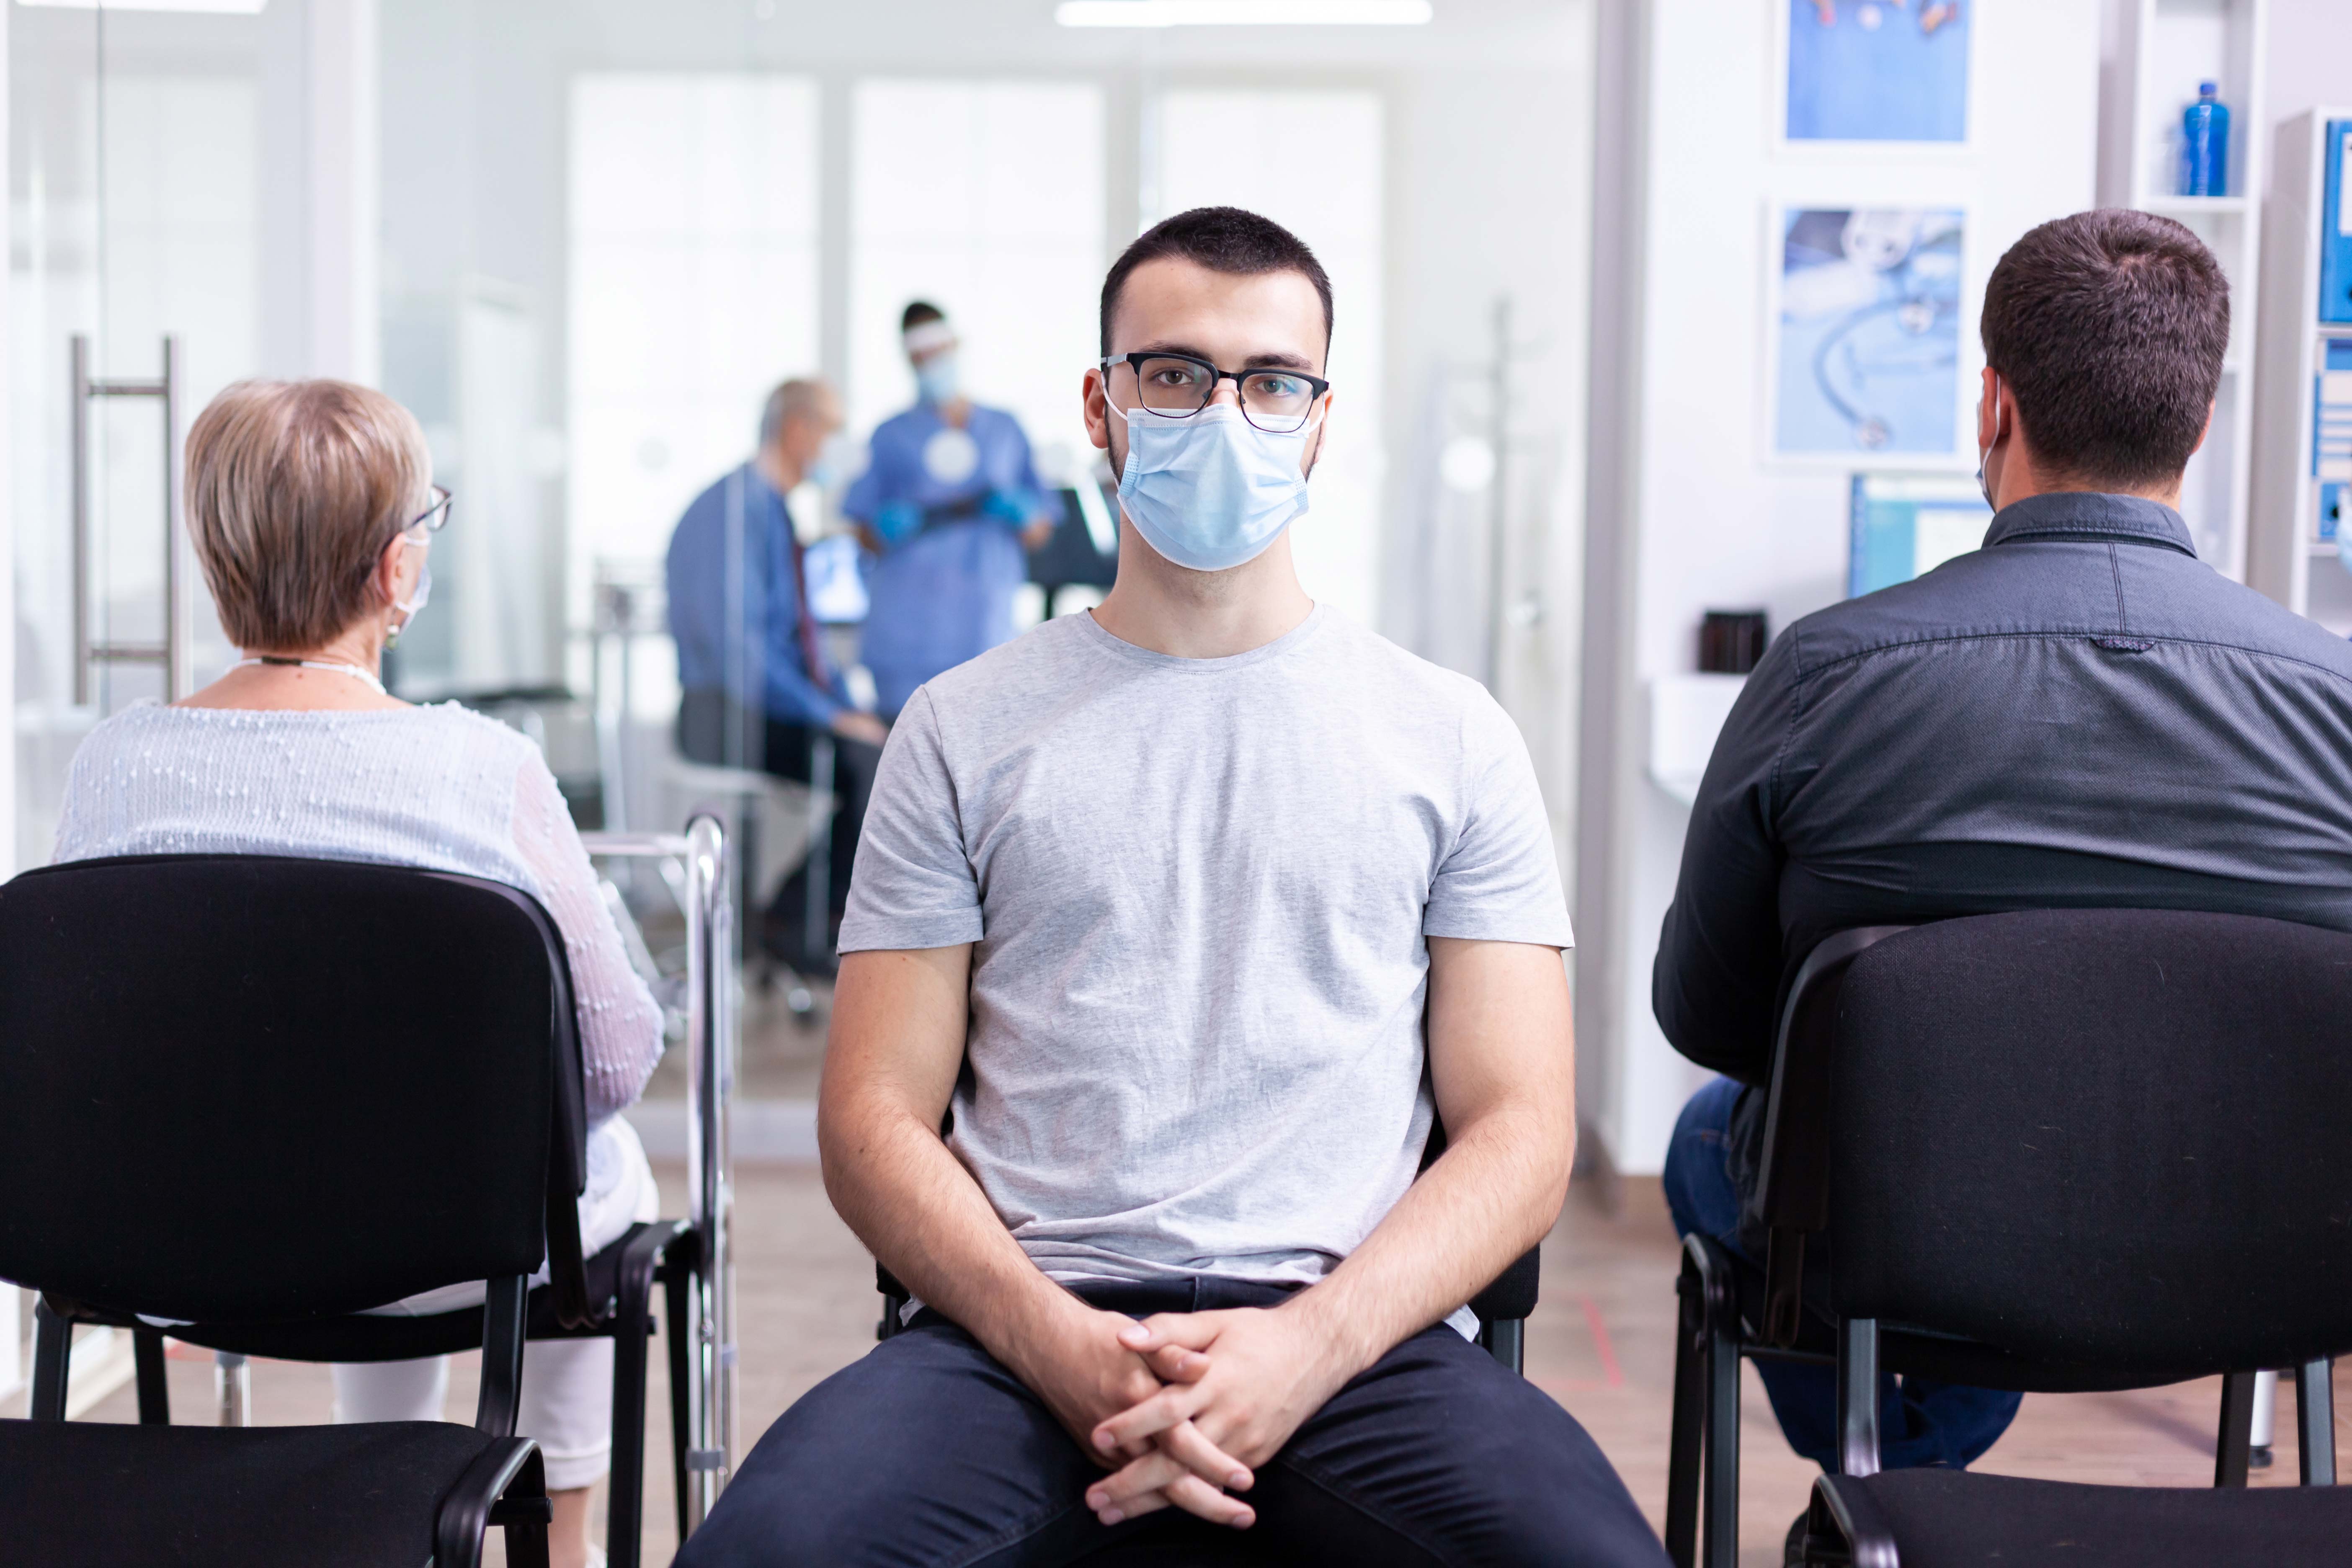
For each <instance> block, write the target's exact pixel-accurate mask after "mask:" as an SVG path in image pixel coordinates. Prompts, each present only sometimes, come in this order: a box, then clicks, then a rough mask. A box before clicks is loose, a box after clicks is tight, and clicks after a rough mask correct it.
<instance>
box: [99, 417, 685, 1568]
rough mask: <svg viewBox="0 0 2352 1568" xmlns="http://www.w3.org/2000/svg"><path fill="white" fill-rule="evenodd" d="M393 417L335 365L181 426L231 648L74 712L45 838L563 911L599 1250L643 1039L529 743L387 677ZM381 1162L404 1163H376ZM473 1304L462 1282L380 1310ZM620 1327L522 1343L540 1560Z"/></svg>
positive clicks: (398, 449) (573, 1498)
mask: <svg viewBox="0 0 2352 1568" xmlns="http://www.w3.org/2000/svg"><path fill="white" fill-rule="evenodd" d="M431 479H432V474H431V463H430V459H429V458H427V456H426V454H425V437H424V435H423V432H422V431H420V430H419V429H418V427H417V424H416V421H415V419H414V418H413V417H411V416H410V415H409V413H408V411H407V410H406V409H404V408H402V407H401V406H400V405H398V404H396V403H394V402H393V401H392V400H391V399H390V398H388V397H385V396H384V395H383V394H381V393H377V392H371V391H369V390H368V389H366V388H365V387H360V386H352V385H349V384H344V383H341V382H335V381H305V382H245V383H242V384H238V385H236V386H232V387H230V388H228V390H226V392H223V393H222V394H221V395H219V396H218V397H217V398H215V399H214V401H213V403H212V405H211V406H210V407H208V408H206V409H205V411H204V413H203V415H202V416H200V417H198V419H197V420H196V423H195V427H194V430H192V431H191V432H190V433H189V436H188V453H187V511H188V531H189V533H190V535H191V537H192V539H193V542H194V547H195V552H196V556H197V559H198V561H199V562H200V563H202V565H203V567H204V573H205V582H206V584H209V585H210V586H211V589H212V593H213V598H214V601H215V604H216V605H218V606H219V610H220V619H221V625H222V626H223V627H224V628H225V629H226V631H227V633H228V635H229V637H230V638H231V639H232V640H234V641H235V642H236V645H237V647H239V648H240V649H241V650H242V656H241V658H240V659H239V661H238V662H237V663H236V665H235V666H234V667H232V668H230V669H229V670H228V671H227V673H226V674H224V675H223V676H222V677H221V678H220V679H218V680H216V681H215V682H214V683H213V684H212V685H210V686H208V687H205V689H203V690H201V691H199V692H197V693H196V694H195V695H194V696H193V697H189V698H186V699H184V700H182V701H180V702H177V703H174V704H173V705H172V706H171V707H168V708H163V707H156V706H153V705H144V706H140V707H135V708H131V709H129V710H126V711H124V712H121V713H119V714H117V715H115V716H114V717H113V718H111V719H109V720H107V721H105V722H104V723H102V724H100V725H99V726H98V727H97V728H96V729H95V730H93V731H90V734H89V738H88V739H87V740H85V741H84V742H82V745H81V749H80V751H79V752H77V753H76V755H75V757H74V762H73V770H72V774H71V777H70V779H69V781H68V784H67V790H66V801H65V816H64V820H63V822H62V824H61V825H60V826H59V827H58V843H57V855H56V858H58V860H84V859H92V858H99V857H101V856H110V855H142V854H161V853H171V854H206V853H210V854H247V855H299V856H310V857H317V858H330V859H341V860H367V861H375V862H379V863H383V864H388V865H399V866H420V867H425V868H431V869H434V870H441V871H456V872H462V873H464V874H466V875H468V876H475V877H483V878H488V879H494V880H497V881H500V882H505V883H509V884H510V885H512V886H514V887H517V888H520V889H523V890H524V891H526V892H528V893H530V894H532V895H533V896H535V897H536V898H537V899H538V900H540V901H541V903H542V904H543V905H544V906H545V907H546V909H547V911H548V913H549V914H550V915H551V917H552V918H553V920H554V921H555V924H556V926H557V928H558V929H559V930H560V931H562V936H563V942H564V947H565V950H566V952H567V953H568V955H569V958H570V961H571V968H572V982H573V986H574V989H575V993H576V994H577V996H578V1005H579V1012H580V1039H581V1054H582V1057H583V1060H584V1062H585V1065H586V1070H587V1100H588V1115H589V1123H590V1132H589V1139H588V1155H589V1159H588V1165H589V1176H588V1189H587V1192H586V1193H585V1194H583V1196H582V1198H581V1200H580V1228H581V1239H582V1241H583V1244H584V1245H585V1246H586V1247H587V1248H588V1249H589V1250H590V1251H591V1252H593V1251H595V1250H597V1249H599V1248H601V1247H604V1246H606V1245H608V1244H610V1243H611V1242H613V1241H614V1240H616V1239H618V1237H620V1236H621V1235H622V1234H623V1233H624V1232H625V1231H626V1230H627V1229H628V1227H629V1226H630V1225H631V1223H632V1222H634V1221H636V1220H649V1219H651V1218H653V1217H654V1215H655V1213H656V1195H655V1192H654V1182H653V1175H652V1173H651V1172H649V1171H648V1170H647V1169H646V1156H645V1151H644V1149H643V1148H642V1147H641V1146H640V1145H639V1143H638V1142H637V1138H636V1134H635V1132H634V1131H632V1130H631V1129H630V1127H629V1124H628V1123H627V1122H625V1121H622V1120H620V1119H619V1118H618V1117H617V1116H615V1115H614V1112H615V1111H618V1110H621V1109H622V1108H623V1107H624V1106H626V1105H628V1104H630V1103H631V1102H632V1101H634V1100H635V1099H636V1097H637V1095H638V1093H639V1091H640V1090H641V1089H644V1087H645V1082H646V1077H647V1075H649V1074H650V1073H651V1072H652V1071H653V1067H654V1063H655V1060H656V1058H657V1057H658V1056H659V1055H660V1053H661V1019H660V1014H659V1011H658V1010H657V1009H656V1006H655V1005H654V1001H653V997H652V996H651V995H650V994H648V993H647V991H646V987H645V984H644V983H643V982H642V981H640V980H639V979H638V978H637V976H636V974H635V973H634V972H633V971H632V970H631V969H630V967H629V964H628V961H627V958H626V956H625V952H624V950H623V948H622V945H621V937H620V932H619V931H618V930H617V929H616V928H615V927H614V923H613V918H612V916H611V914H610V913H609V912H608V911H607V910H605V908H604V903H603V901H602V900H600V899H599V898H598V896H597V891H596V879H595V874H594V872H593V870H592V869H591V868H590V866H589V862H588V857H587V853H586V851H585V850H583V848H582V847H581V844H580V837H579V835H578V834H577V833H575V832H574V831H573V830H572V820H571V817H570V816H569V815H568V814H567V813H566V811H565V809H564V805H563V799H562V796H561V795H559V794H558V793H557V792H556V787H555V780H554V778H553V776H552V775H551V774H550V773H548V771H547V765H546V763H544V762H543V761H541V757H540V754H539V752H538V751H537V750H536V749H534V748H533V746H532V745H531V743H530V742H529V741H527V740H525V739H524V738H523V737H522V736H521V735H520V734H517V733H516V732H515V731H512V730H509V729H508V728H506V727H505V726H503V725H501V724H498V723H495V722H493V721H490V720H488V719H485V718H482V717H480V716H479V715H478V714H474V713H470V712H467V710H464V709H462V708H459V707H457V705H455V704H454V703H445V704H442V705H440V706H437V707H427V708H417V707H412V706H410V705H409V704H408V703H405V702H403V701H401V700H399V699H397V698H395V697H392V696H389V695H387V694H386V692H385V691H384V689H383V684H382V681H381V680H380V679H379V673H378V668H379V661H380V658H381V656H382V654H383V649H384V648H385V647H389V646H390V645H391V643H392V642H393V640H394V638H396V637H398V636H399V635H400V632H401V629H402V628H403V627H404V626H407V624H408V623H409V621H410V620H411V619H412V618H413V617H414V616H415V615H416V614H417V612H419V611H420V610H422V609H423V608H424V607H425V594H426V590H427V589H428V588H429V586H430V584H431V581H432V578H431V571H430V566H429V557H430V553H431V550H432V545H433V538H434V534H435V532H436V531H437V530H438V529H439V528H440V527H441V525H442V524H443V523H444V522H446V521H447V519H448V514H449V498H448V495H447V493H446V491H441V490H439V489H436V487H434V486H433V485H432V483H431ZM393 1179H396V1178H393ZM481 1298H482V1291H481V1287H480V1286H479V1285H478V1284H476V1285H472V1286H456V1287H452V1288H450V1289H445V1290H436V1291H434V1292H431V1293H430V1294H429V1296H426V1297H419V1298H414V1299H412V1300H407V1301H402V1302H394V1303H392V1304H390V1305H388V1306H386V1307H384V1308H381V1309H378V1310H383V1311H405V1312H420V1313H421V1312H436V1311H446V1310H454V1309H456V1308H457V1307H460V1306H463V1305H467V1304H469V1303H472V1302H478V1301H479V1300H481ZM334 1373H335V1413H336V1419H337V1420H339V1421H432V1420H439V1419H440V1418H441V1405H442V1397H443V1394H444V1393H445V1392H446V1387H447V1384H448V1363H447V1361H446V1358H444V1357H434V1358H432V1359H430V1360H426V1361H418V1362H393V1363H376V1364H372V1365H360V1366H338V1367H336V1368H335V1369H334ZM612 1384H613V1345H612V1342H610V1341H609V1340H565V1341H554V1342H536V1343H533V1344H532V1345H531V1346H530V1350H529V1352H528V1353H527V1354H526V1355H525V1356H524V1358H523V1383H522V1412H521V1426H522V1431H523V1433H524V1435H526V1436H531V1437H534V1438H537V1439H538V1441H539V1444H540V1447H541V1449H542V1450H543V1451H544V1452H545V1455H546V1462H547V1484H548V1487H549V1489H550V1490H551V1492H553V1493H554V1496H555V1500H556V1503H555V1507H556V1516H555V1520H556V1523H555V1531H554V1534H553V1539H552V1542H551V1545H552V1547H553V1556H554V1561H555V1563H556V1564H557V1565H558V1568H581V1565H583V1564H585V1563H587V1562H588V1561H589V1559H590V1552H591V1548H590V1546H589V1543H588V1534H587V1502H588V1489H589V1488H590V1486H591V1485H592V1484H593V1482H594V1481H595V1479H596V1478H597V1477H599V1476H601V1475H603V1474H604V1471H605V1469H606V1468H608V1467H609V1465H610V1456H611V1445H612V1429H611V1422H612Z"/></svg>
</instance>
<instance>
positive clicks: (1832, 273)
mask: <svg viewBox="0 0 2352 1568" xmlns="http://www.w3.org/2000/svg"><path fill="white" fill-rule="evenodd" d="M1768 225H1769V226H1768V229H1767V237H1768V240H1769V249H1768V254H1769V256H1770V257H1771V258H1772V265H1771V266H1770V267H1769V269H1768V277H1769V285H1770V287H1769V300H1768V308H1767V310H1766V312H1765V322H1766V330H1767V331H1768V333H1769V344H1768V347H1767V352H1766V354H1765V374H1766V378H1767V384H1766V388H1765V397H1764V408H1765V419H1766V422H1767V428H1766V444H1765V445H1766V450H1767V451H1769V453H1770V454H1771V455H1772V456H1773V457H1774V458H1792V459H1798V460H1809V459H1819V460H1826V461H1835V462H1837V463H1839V464H1842V465H1843V466H1845V467H1847V468H1873V467H1884V468H1903V467H1909V468H1916V467H1921V466H1923V465H1924V466H1926V467H1929V468H1934V467H1937V466H1939V464H1938V462H1937V460H1938V459H1946V460H1951V459H1957V458H1959V457H1960V456H1961V455H1962V452H1963V448H1962V446H1961V437H1962V432H1961V428H1960V423H1961V414H1962V412H1963V404H1962V396H1963V391H1964V389H1963V387H1962V384H1961V380H1962V375H1961V373H1962V359H1963V355H1962V353H1961V343H1960V329H1961V320H1960V318H1961V310H1960V296H1961V280H1962V278H1963V276H1964V270H1963V266H1962V263H1963V260H1964V258H1965V254H1966V247H1967V239H1968V228H1969V221H1968V213H1967V210H1966V209H1965V208H1964V207H1961V206H1959V205H1938V206H1920V207H1865V206H1851V207H1843V206H1827V205H1793V204H1791V205H1782V206H1779V207H1776V208H1774V209H1772V211H1771V213H1770V215H1769V218H1768ZM1971 450H1972V448H1971Z"/></svg>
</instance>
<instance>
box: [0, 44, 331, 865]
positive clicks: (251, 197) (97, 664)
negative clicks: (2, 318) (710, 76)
mask: <svg viewBox="0 0 2352 1568" xmlns="http://www.w3.org/2000/svg"><path fill="white" fill-rule="evenodd" d="M285 22H286V18H285V17H284V16H278V17H272V16H268V15H266V14H265V15H260V16H253V15H220V14H210V15H208V14H201V13H196V14H177V15H165V14H158V13H153V12H145V11H120V10H115V9H111V8H108V9H99V8H96V7H94V6H89V7H66V6H50V5H23V4H17V5H11V6H10V7H9V8H8V13H7V26H8V64H9V71H8V112H9V171H8V181H9V200H10V230H11V239H12V245H11V254H10V268H9V301H8V307H9V329H10V330H9V344H10V347H9V356H8V357H9V367H8V373H9V376H10V387H9V394H10V395H9V409H10V415H9V417H10V421H11V428H10V431H9V445H10V448H11V451H12V453H13V455H14V456H13V461H12V462H11V464H10V465H9V468H10V478H9V482H10V485H11V487H12V492H13V493H12V494H11V495H10V497H9V502H10V508H11V513H12V516H13V518H14V519H15V528H14V533H15V544H14V550H15V562H14V565H15V572H16V605H15V610H16V643H15V650H14V651H15V662H16V822H15V824H14V833H15V843H14V850H15V855H16V864H17V865H20V866H23V865H37V864H40V863H41V862H43V861H45V860H47V858H48V855H49V849H50V843H51V840H52V838H53V837H54V835H55V832H56V826H57V817H58V807H59V803H60V801H61V799H62V795H63V787H64V781H65V773H66V769H67V767H68V763H70V761H71V759H72V755H73V751H74V748H75V746H76V745H77V744H78V743H79V741H80V738H81V736H82V735H83V734H85V733H87V732H88V731H89V728H90V726H91V725H92V724H94V723H96V722H97V721H99V720H100V719H101V718H103V717H104V716H105V715H107V714H109V713H111V712H114V711H116V710H120V709H121V708H122V707H124V706H126V705H127V704H129V703H131V702H134V701H138V700H142V699H160V698H166V697H169V696H173V695H176V694H178V693H180V692H183V691H185V690H188V689H192V688H193V687H194V686H196V685H201V684H203V683H204V682H205V681H207V680H210V679H213V677H214V676H215V675H217V674H218V673H219V671H220V670H221V668H223V666H224V665H225V664H226V660H227V658H229V657H230V650H229V649H228V647H227V645H226V642H225V641H224V640H223V638H222V637H221V635H220V631H219V626H218V623H217V621H216V620H215V617H214V616H213V614H212V608H211V603H210V598H209V596H208V595H206V594H205V592H204V589H203V587H202V584H200V583H197V582H196V581H195V580H194V564H193V563H192V562H191V561H190V560H189V559H188V558H187V556H186V553H185V551H184V548H182V547H181V545H180V542H179V541H180V533H179V530H178V528H177V527H176V523H175V521H174V520H175V510H176V508H177V506H178V501H179V497H178V482H179V462H178V457H179V444H180V441H181V439H182V438H183V437H184V435H185V433H186V429H187V426H188V424H189V423H190V421H191V420H192V419H193V418H194V415H195V412H196V410H198V409H200V408H201V407H203V405H204V404H205V400H206V399H208V398H210V397H211V396H212V395H213V394H214V393H215V392H217V391H218V390H219V389H220V388H221V387H222V386H224V385H226V384H228V383H229V382H231V381H234V380H236V379H238V378H239V377H242V376H247V375H251V374H256V373H257V371H259V370H260V369H262V368H263V367H264V365H265V363H266V362H267V361H268V358H269V356H270V353H271V351H272V349H273V347H276V346H279V345H278V343H274V342H273V339H274V338H275V339H278V340H281V341H282V339H283V338H284V337H285V336H286V335H287V334H288V333H289V331H299V322H294V321H289V320H288V319H287V317H288V315H289V313H290V310H291V309H292V307H291V305H290V302H289V301H287V300H286V298H285V293H286V291H284V290H279V291H277V292H275V293H274V292H273V288H272V285H273V283H282V282H283V281H284V279H282V278H279V277H277V276H276V275H275V274H276V268H274V267H273V264H272V260H271V241H272V239H273V237H278V238H281V239H282V238H283V237H285V235H286V231H287V230H289V229H290V228H291V227H292V226H295V225H297V224H299V221H300V218H299V213H298V212H296V211H293V210H291V209H290V207H289V199H288V198H289V192H288V191H287V190H286V189H285V188H284V186H282V185H281V184H279V183H278V182H276V181H273V180H272V179H270V178H268V174H269V170H268V167H267V165H266V161H265V147H266V146H267V145H268V142H269V135H268V132H269V128H270V126H271V125H272V123H273V121H281V122H282V121H283V119H284V118H285V117H286V116H288V115H289V114H295V115H299V96H298V95H299V91H300V86H301V82H300V78H301V74H302V58H301V47H300V45H301V40H300V37H299V32H295V33H292V34H290V35H289V29H288V28H287V26H285ZM292 194H294V195H299V185H298V190H297V192H296V193H292ZM273 300H275V301H277V302H276V303H273Z"/></svg>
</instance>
